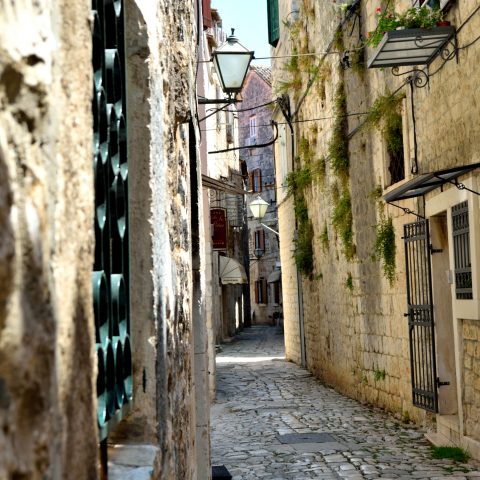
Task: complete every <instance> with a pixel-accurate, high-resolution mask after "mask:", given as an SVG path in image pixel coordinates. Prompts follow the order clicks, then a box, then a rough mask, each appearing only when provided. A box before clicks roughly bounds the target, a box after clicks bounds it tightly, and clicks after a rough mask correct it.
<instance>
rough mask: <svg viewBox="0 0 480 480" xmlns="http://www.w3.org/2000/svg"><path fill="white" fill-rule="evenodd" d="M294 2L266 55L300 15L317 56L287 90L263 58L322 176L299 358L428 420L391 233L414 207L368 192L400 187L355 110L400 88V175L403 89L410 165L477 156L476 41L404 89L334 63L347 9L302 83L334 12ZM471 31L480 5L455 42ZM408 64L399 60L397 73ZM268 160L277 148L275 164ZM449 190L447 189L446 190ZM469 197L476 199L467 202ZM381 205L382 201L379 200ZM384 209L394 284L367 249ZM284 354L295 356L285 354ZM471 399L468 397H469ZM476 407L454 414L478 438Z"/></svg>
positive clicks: (425, 168) (388, 405) (277, 69)
mask: <svg viewBox="0 0 480 480" xmlns="http://www.w3.org/2000/svg"><path fill="white" fill-rule="evenodd" d="M296 3H297V4H298V9H299V10H300V13H299V14H298V15H295V14H292V13H290V12H292V11H293V10H295V9H296V6H295V2H291V1H287V0H285V1H280V20H281V21H280V24H281V39H280V42H279V44H278V46H277V48H276V49H274V50H273V51H274V52H275V55H284V54H286V53H288V52H291V51H292V50H291V49H292V45H291V44H290V42H289V40H288V35H289V31H288V28H287V27H286V26H285V20H289V21H290V22H295V21H297V22H298V27H299V33H297V34H296V35H297V36H296V37H295V41H294V42H293V44H295V46H296V48H297V51H299V52H300V53H304V52H316V53H317V55H316V56H314V57H305V58H310V60H309V61H306V60H304V61H300V62H299V69H300V71H301V78H302V85H301V88H300V89H296V88H295V87H291V88H289V89H287V91H286V92H284V91H281V87H280V85H281V82H282V81H283V82H284V81H285V80H288V78H289V74H288V72H287V71H286V69H285V65H286V61H285V59H276V60H275V61H274V65H273V77H274V90H275V86H276V88H277V94H279V93H287V94H288V95H289V97H290V100H291V103H292V110H293V111H294V112H295V111H296V110H297V108H298V105H300V107H299V108H298V112H296V117H295V119H294V120H296V121H297V122H298V123H294V128H295V139H296V146H297V151H296V154H298V153H299V152H298V145H299V142H300V139H301V138H302V137H304V138H306V139H307V140H308V142H309V145H310V147H311V148H312V149H313V152H314V158H315V159H317V160H318V159H320V158H321V157H327V161H326V175H325V176H324V178H323V179H322V180H318V179H317V180H314V182H313V184H312V186H311V187H309V188H308V189H307V190H306V192H305V196H306V199H307V204H308V212H309V217H310V220H311V221H312V224H313V228H314V244H313V250H314V270H313V273H312V275H311V276H310V277H309V278H304V279H303V281H302V288H303V306H304V323H305V343H306V361H307V366H308V369H309V370H311V371H312V372H313V373H314V374H315V375H316V376H318V377H319V378H320V379H322V380H323V381H325V382H326V383H328V384H330V385H332V386H334V387H335V388H337V389H338V390H340V391H342V392H344V393H346V394H348V395H351V396H353V397H355V398H358V399H360V400H362V401H365V402H369V403H372V404H375V405H377V406H380V407H382V408H385V409H387V410H390V411H392V412H395V413H397V414H398V415H400V416H403V417H408V418H411V419H414V420H416V421H419V422H428V421H429V419H430V418H431V417H430V416H429V414H426V413H425V412H424V411H423V410H420V409H418V408H416V407H414V406H413V405H412V393H411V383H410V359H409V342H408V326H407V319H406V318H405V317H404V313H405V312H406V310H407V301H406V283H405V266H404V263H405V259H404V251H403V242H402V239H401V237H402V235H403V224H405V223H408V222H412V221H414V220H415V216H413V215H408V214H405V213H404V212H403V211H402V210H400V209H398V208H395V207H393V206H389V205H385V204H384V203H383V202H378V201H377V200H375V198H373V196H372V195H371V194H372V192H373V191H374V190H375V189H376V188H377V186H379V185H380V186H381V187H382V194H385V193H386V192H388V191H389V190H390V189H391V188H394V187H396V186H398V184H395V185H394V187H390V185H389V183H390V182H389V173H388V165H387V158H386V155H387V153H386V147H385V144H384V141H383V139H382V137H381V135H380V133H379V132H378V131H377V130H375V129H374V130H371V131H366V130H360V131H356V129H357V127H359V125H360V124H361V122H362V119H363V118H364V116H363V115H361V113H362V112H366V111H367V110H368V109H369V108H370V107H371V105H372V104H373V103H374V101H375V99H376V98H378V96H379V95H382V94H385V93H387V92H394V91H396V90H397V89H398V91H399V92H404V94H405V99H404V100H403V102H402V117H403V129H404V150H405V173H406V180H408V179H410V178H412V177H413V175H412V174H411V173H410V161H411V158H413V155H414V148H413V147H414V136H413V117H412V109H411V107H412V105H411V96H412V95H413V102H414V109H415V121H416V140H417V144H418V173H425V172H430V171H432V170H436V169H442V168H450V167H453V166H456V165H465V164H469V163H473V162H477V161H479V159H480V158H479V155H478V151H479V146H480V122H478V115H479V109H478V106H479V104H480V102H479V100H480V99H479V96H480V93H479V91H478V88H477V85H478V81H479V78H480V71H479V68H478V65H479V60H480V58H479V57H480V48H479V44H474V45H472V46H471V47H469V48H465V49H463V50H460V51H459V53H458V62H457V60H455V59H453V60H450V61H448V62H446V63H445V65H443V67H442V63H443V60H442V59H441V58H437V59H436V60H435V61H434V62H433V63H432V64H431V65H430V68H429V72H430V73H434V75H433V76H432V77H431V79H430V84H429V86H427V87H426V88H423V89H420V88H413V90H411V89H410V86H409V85H408V84H407V85H404V86H403V87H402V84H403V83H404V82H405V80H406V78H407V77H406V76H400V77H395V76H394V75H392V73H391V72H390V69H376V70H364V71H362V72H359V73H357V72H356V71H354V70H353V69H346V70H344V69H342V68H341V67H340V65H339V60H340V58H341V57H342V56H343V52H344V51H345V50H349V51H350V55H352V50H353V48H354V47H355V46H356V45H358V43H359V42H360V38H359V30H358V25H359V24H358V19H357V21H356V24H355V25H354V20H353V17H352V19H351V20H350V21H348V22H346V23H345V26H344V28H343V44H344V46H343V47H340V50H339V47H338V46H337V45H334V46H331V48H330V53H329V54H328V55H325V56H324V62H323V65H322V66H321V69H324V73H323V75H324V77H325V81H324V82H323V84H322V83H321V82H318V81H316V80H313V81H312V82H310V83H311V87H310V88H309V87H308V84H309V75H308V71H309V69H310V67H312V66H319V65H320V64H319V62H320V60H321V59H322V55H321V52H326V51H327V49H328V47H329V45H330V43H331V42H332V41H333V38H334V34H335V29H336V27H337V25H338V24H339V23H340V22H341V21H342V19H343V18H344V16H343V13H342V12H341V11H340V10H339V9H337V8H336V7H335V6H334V5H333V2H330V1H325V2H313V1H310V0H305V1H303V2H296ZM337 3H338V2H337ZM393 3H394V4H395V7H396V9H397V10H398V11H402V10H403V9H404V8H407V6H409V2H406V1H397V2H393ZM380 6H381V2H380V1H377V2H374V3H368V4H367V5H366V6H365V5H364V4H363V2H362V4H361V8H360V15H361V18H362V22H361V24H362V27H361V28H362V30H361V33H362V35H363V37H365V36H366V33H367V31H369V30H373V29H374V28H375V25H376V18H375V9H376V8H377V7H380ZM476 6H477V5H476V2H475V1H470V0H469V1H465V2H453V7H452V9H451V10H450V12H449V13H448V14H447V19H449V20H450V21H451V22H452V24H453V25H457V26H460V25H461V22H462V21H464V20H465V19H466V18H467V17H468V15H469V14H470V13H471V12H473V11H474V9H475V8H476ZM282 21H283V23H282ZM282 27H283V28H282ZM479 29H480V13H477V14H475V15H474V16H473V17H472V19H471V20H470V21H469V23H468V24H467V25H465V26H464V27H463V28H462V29H461V31H460V32H459V34H458V43H459V45H460V46H462V45H466V44H468V43H469V42H471V41H472V40H474V39H475V38H476V36H477V34H476V33H475V32H478V30H479ZM351 32H352V33H351ZM350 33H351V34H350ZM333 52H337V53H333ZM371 55H372V49H371V48H368V49H367V58H369V57H370V56H371ZM407 70H409V68H407V67H403V68H402V69H401V71H403V72H406V71H407ZM435 72H436V73H435ZM310 78H311V77H310ZM342 81H343V82H344V84H345V91H346V97H347V112H348V113H349V114H350V116H349V117H348V132H350V133H352V132H355V133H353V134H351V137H350V140H349V157H350V172H349V179H348V189H349V191H350V195H351V203H352V215H353V225H352V226H353V242H354V245H355V249H356V253H355V255H354V257H353V258H352V259H351V260H350V261H349V260H347V259H346V257H345V255H344V253H343V246H342V243H341V239H340V238H339V235H338V233H337V232H336V231H335V229H334V228H333V226H332V213H333V203H334V202H333V195H332V190H333V189H334V184H335V183H336V184H337V185H338V184H339V181H338V180H337V179H335V175H334V174H333V173H332V170H331V168H330V167H329V161H328V145H329V142H330V139H331V136H332V128H333V125H334V117H335V110H334V96H335V91H336V89H337V87H338V85H339V84H340V82H342ZM275 82H276V83H275ZM278 162H279V160H278V155H277V165H278ZM301 165H302V163H301V162H300V163H298V162H297V164H296V167H295V168H299V167H300V166H301ZM474 175H476V174H474ZM283 181H284V179H282V178H278V167H277V182H278V183H279V184H282V182H283ZM449 188H450V187H449V186H446V187H445V190H448V189H449ZM452 188H454V187H452ZM438 193H439V191H436V192H432V193H431V194H429V196H428V197H427V200H428V201H430V202H434V201H435V200H434V197H435V195H437V194H438ZM474 201H475V202H477V200H476V199H475V200H474ZM292 203H293V201H292V200H291V199H290V200H288V201H285V202H284V204H283V206H281V207H280V208H279V221H280V233H281V234H282V232H283V235H284V236H282V237H281V245H282V270H283V275H284V276H283V286H284V302H285V304H286V305H287V303H288V302H287V298H288V299H289V300H290V301H291V302H292V305H291V306H286V307H284V310H285V326H286V328H285V333H286V340H285V342H286V348H287V356H288V355H289V354H288V352H289V349H292V346H297V345H299V341H298V334H299V333H298V328H296V325H297V324H298V320H297V318H298V317H296V315H298V309H297V308H296V307H294V306H293V302H294V293H293V292H294V290H296V289H295V288H294V283H292V285H291V287H290V288H291V293H290V294H289V293H288V290H287V289H288V288H289V287H288V286H287V279H288V278H290V279H291V278H292V277H293V274H292V272H293V270H294V265H293V262H292V261H291V263H290V264H288V263H287V259H291V257H292V252H291V250H292V248H293V247H294V245H293V244H292V242H291V238H292V235H291V233H290V232H291V231H292V230H293V229H294V226H295V223H294V220H293V206H292ZM381 203H383V207H381V206H380V204H381ZM397 203H400V204H401V206H403V207H408V208H410V209H411V210H414V211H416V212H418V213H420V214H422V213H423V211H424V203H423V200H422V199H419V200H412V201H401V202H397ZM382 215H385V216H391V217H392V218H393V223H394V226H395V231H396V248H397V251H396V280H395V282H394V284H393V285H392V286H390V285H389V282H388V281H387V280H386V279H385V277H384V275H383V272H382V267H381V264H380V261H379V259H378V258H376V256H375V255H374V244H375V237H376V233H375V226H376V224H377V223H378V222H379V220H380V218H381V216H382ZM325 226H326V227H327V231H328V248H327V247H326V245H325V242H322V240H321V234H322V232H323V230H324V228H325ZM472 243H474V244H476V243H478V239H477V238H475V239H474V240H472ZM350 278H351V280H349V279H350ZM477 297H478V295H477ZM295 322H297V323H295ZM469 341H471V342H473V341H474V340H469ZM465 348H467V347H465ZM468 348H470V349H471V348H472V347H468ZM290 358H292V359H294V357H293V355H292V356H291V357H290ZM295 361H297V360H295ZM468 361H470V360H468ZM472 361H473V360H472ZM463 366H465V365H463ZM467 380H468V382H467ZM471 380H472V379H471V378H470V377H467V376H466V373H465V384H467V383H468V384H470V383H471ZM473 381H474V380H473ZM468 391H469V392H470V393H469V397H468V398H469V399H472V398H473V397H472V395H473V394H472V393H471V391H470V390H468ZM469 401H470V400H469ZM472 401H473V405H475V400H472ZM478 405H479V404H478V402H477V403H476V406H475V408H474V407H473V406H471V407H468V408H467V407H466V410H465V411H464V415H467V416H468V417H469V420H468V422H467V421H465V429H466V432H471V434H472V435H474V436H476V437H477V438H479V437H478V432H476V431H475V429H474V424H475V422H478V420H479V419H480V418H479V410H478ZM465 412H467V413H465ZM466 434H467V435H468V433H466Z"/></svg>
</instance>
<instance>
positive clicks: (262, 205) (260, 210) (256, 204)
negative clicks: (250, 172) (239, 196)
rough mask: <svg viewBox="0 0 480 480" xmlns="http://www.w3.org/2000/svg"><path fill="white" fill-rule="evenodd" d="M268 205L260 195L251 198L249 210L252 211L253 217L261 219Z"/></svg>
mask: <svg viewBox="0 0 480 480" xmlns="http://www.w3.org/2000/svg"><path fill="white" fill-rule="evenodd" d="M268 205H269V203H268V202H266V201H265V200H264V199H263V198H262V197H260V196H258V197H257V198H256V199H255V200H253V201H252V202H251V203H250V211H251V212H252V215H253V218H256V219H258V220H261V219H262V218H263V217H264V216H265V214H266V213H267V208H268Z"/></svg>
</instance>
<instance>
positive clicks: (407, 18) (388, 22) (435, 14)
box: [365, 6, 443, 47]
mask: <svg viewBox="0 0 480 480" xmlns="http://www.w3.org/2000/svg"><path fill="white" fill-rule="evenodd" d="M376 16H377V28H376V29H375V30H373V31H371V32H369V33H368V36H367V40H366V42H365V43H366V45H368V46H370V47H376V46H377V45H378V44H379V43H380V42H381V41H382V38H383V35H384V34H385V32H389V31H391V30H397V29H400V28H405V29H408V28H425V29H430V28H434V27H435V26H437V24H438V22H441V21H442V19H443V13H442V11H441V10H440V9H438V8H434V9H431V8H428V7H425V6H424V7H420V8H415V7H413V8H409V9H408V10H406V11H405V12H403V13H402V14H399V13H397V12H395V11H393V10H384V11H382V9H381V8H377V10H376Z"/></svg>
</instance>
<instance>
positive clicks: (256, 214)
mask: <svg viewBox="0 0 480 480" xmlns="http://www.w3.org/2000/svg"><path fill="white" fill-rule="evenodd" d="M268 205H269V203H268V202H266V201H265V200H264V199H263V198H262V197H261V196H260V195H258V197H257V198H256V199H255V200H252V201H251V202H250V205H249V206H250V211H251V212H252V215H253V218H255V219H256V220H262V218H263V217H264V216H265V214H266V213H267V208H268ZM260 225H261V226H262V227H264V228H266V229H267V230H269V231H270V232H273V233H274V234H275V235H277V236H280V234H279V233H278V232H277V231H275V230H274V229H273V228H270V227H269V226H268V225H265V224H264V223H262V222H261V221H260Z"/></svg>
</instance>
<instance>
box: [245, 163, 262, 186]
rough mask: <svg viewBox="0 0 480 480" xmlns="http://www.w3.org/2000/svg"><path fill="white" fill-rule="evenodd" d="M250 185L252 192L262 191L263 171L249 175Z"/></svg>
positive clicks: (257, 170)
mask: <svg viewBox="0 0 480 480" xmlns="http://www.w3.org/2000/svg"><path fill="white" fill-rule="evenodd" d="M248 185H249V190H250V191H251V192H261V191H262V171H261V170H260V169H259V168H257V169H256V170H253V171H251V172H250V173H249V174H248Z"/></svg>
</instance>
